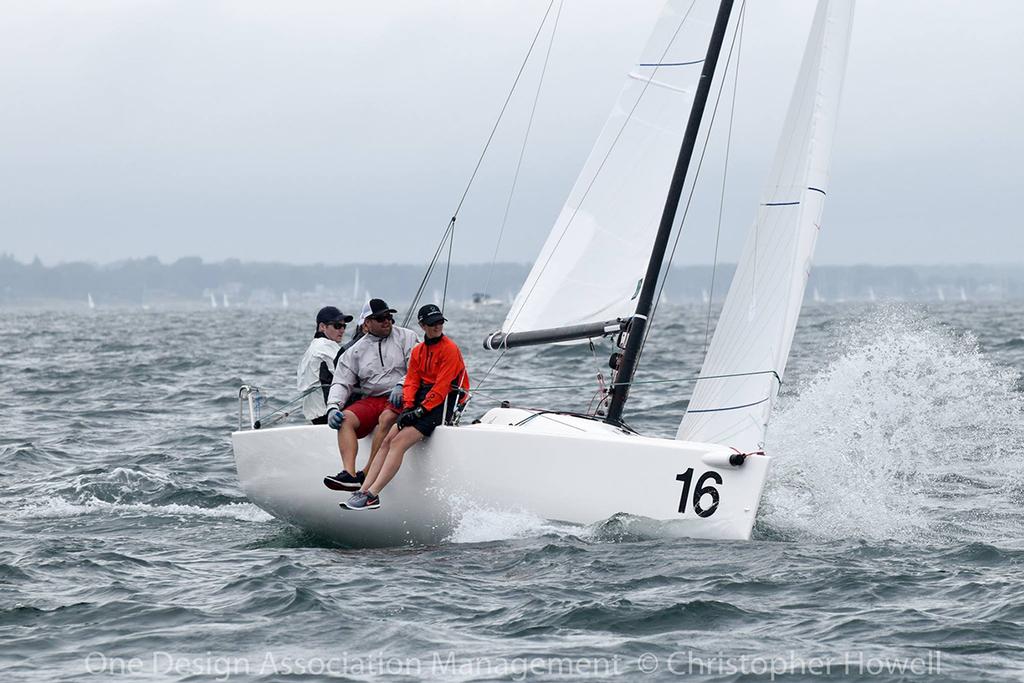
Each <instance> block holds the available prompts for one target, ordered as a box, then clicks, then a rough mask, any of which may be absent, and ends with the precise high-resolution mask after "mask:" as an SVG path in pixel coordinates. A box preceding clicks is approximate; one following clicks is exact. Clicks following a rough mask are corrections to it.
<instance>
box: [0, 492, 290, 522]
mask: <svg viewBox="0 0 1024 683" xmlns="http://www.w3.org/2000/svg"><path fill="white" fill-rule="evenodd" d="M100 513H114V514H132V515H134V514H140V515H147V516H157V517H207V518H210V519H235V520H238V521H241V522H269V521H270V520H271V519H273V517H271V516H270V515H268V514H267V513H266V512H264V511H263V510H261V509H260V508H258V507H256V506H255V505H253V504H252V503H228V504H226V505H218V506H217V507H199V506H196V505H179V504H175V503H171V504H170V505H149V504H148V503H111V502H107V501H104V500H99V499H97V498H93V499H91V500H88V501H85V502H81V503H73V502H71V501H68V500H64V499H62V498H53V499H50V500H48V501H46V502H44V503H30V504H28V505H24V506H22V507H20V508H17V509H15V510H14V512H13V514H12V515H11V516H12V517H14V518H15V519H48V518H66V517H81V516H84V515H94V514H100Z"/></svg>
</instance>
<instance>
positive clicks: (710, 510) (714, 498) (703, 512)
mask: <svg viewBox="0 0 1024 683" xmlns="http://www.w3.org/2000/svg"><path fill="white" fill-rule="evenodd" d="M708 480H711V481H713V482H715V483H716V484H718V485H719V486H721V485H722V477H721V476H720V475H719V474H718V472H705V473H704V474H702V475H700V478H698V479H697V485H696V487H694V489H693V511H694V512H696V513H697V516H698V517H710V516H711V515H713V514H715V510H717V509H718V501H719V500H720V498H721V496H720V495H719V493H718V489H716V488H715V487H714V486H712V485H711V484H709V483H707V482H708ZM676 481H681V482H683V492H682V495H680V496H679V512H686V501H687V500H689V499H690V484H691V482H692V481H693V468H692V467H691V468H689V469H687V470H686V471H685V472H683V473H682V474H677V475H676ZM708 497H710V498H711V503H710V505H708V507H704V502H705V499H706V498H708Z"/></svg>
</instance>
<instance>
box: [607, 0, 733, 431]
mask: <svg viewBox="0 0 1024 683" xmlns="http://www.w3.org/2000/svg"><path fill="white" fill-rule="evenodd" d="M731 12H732V0H722V2H721V3H720V4H719V6H718V16H717V17H716V18H715V27H714V29H712V31H711V42H710V43H708V53H707V56H706V57H705V58H704V66H703V68H702V70H701V74H700V82H699V83H698V84H697V92H696V94H695V95H694V98H693V106H692V107H691V108H690V118H689V120H688V121H687V122H686V133H685V134H684V135H683V144H682V147H680V149H679V158H678V159H677V160H676V169H675V172H674V173H673V174H672V184H671V185H670V186H669V189H668V198H667V199H666V200H665V209H664V211H663V212H662V214H661V224H660V225H659V226H658V235H657V237H656V238H655V240H654V249H653V250H652V251H651V260H650V262H649V263H648V264H647V274H646V275H645V276H644V284H643V287H642V288H641V289H640V297H639V299H638V300H637V303H636V312H635V313H634V314H633V318H632V320H631V321H630V323H629V337H628V339H627V341H626V349H625V352H624V353H623V355H622V359H621V360H620V361H619V369H618V370H617V371H616V373H615V382H614V383H613V384H612V391H611V403H610V404H609V406H608V416H607V417H606V418H605V422H608V423H611V424H619V423H621V422H622V408H623V406H624V405H625V404H626V398H627V397H628V396H629V385H630V383H631V382H632V381H633V373H634V372H636V366H637V363H638V362H639V360H640V347H641V346H643V343H644V336H645V335H646V331H647V322H648V318H649V317H650V315H651V310H652V308H653V303H654V292H655V289H656V287H657V285H658V275H659V274H660V273H661V266H662V262H663V261H664V260H665V251H666V249H667V248H668V240H669V237H671V235H672V226H673V224H674V223H675V220H676V209H677V208H679V198H680V197H681V196H682V194H683V185H684V184H685V183H686V173H687V170H688V169H689V167H690V158H691V157H692V156H693V149H694V147H696V145H697V133H698V132H699V130H700V123H701V119H702V118H703V116H704V107H705V105H706V104H707V101H708V94H709V93H710V92H711V81H712V80H713V79H714V76H715V66H716V65H717V64H718V55H719V53H720V52H721V50H722V43H723V41H724V40H725V30H726V28H727V27H728V25H729V15H730V13H731Z"/></svg>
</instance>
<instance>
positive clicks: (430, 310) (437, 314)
mask: <svg viewBox="0 0 1024 683" xmlns="http://www.w3.org/2000/svg"><path fill="white" fill-rule="evenodd" d="M416 319H417V320H419V321H420V322H421V323H423V324H424V325H436V324H437V323H441V322H448V321H447V319H446V318H445V317H444V314H442V313H441V309H440V308H438V307H437V306H436V305H434V304H427V305H426V306H421V307H420V310H419V313H417V314H416Z"/></svg>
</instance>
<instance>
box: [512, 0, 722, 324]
mask: <svg viewBox="0 0 1024 683" xmlns="http://www.w3.org/2000/svg"><path fill="white" fill-rule="evenodd" d="M714 18H715V3H714V2H710V1H709V0H696V1H695V0H672V1H670V2H669V3H668V4H667V5H666V7H665V9H664V11H663V12H662V15H661V17H660V18H659V20H658V22H657V24H656V26H655V28H654V31H653V33H652V34H651V37H650V39H649V40H648V42H647V45H646V46H645V48H644V50H643V53H642V55H641V59H640V61H639V63H638V64H637V65H636V66H635V67H634V69H633V70H632V71H631V72H630V73H629V74H628V76H627V78H626V83H625V85H624V86H623V89H622V91H621V93H620V95H619V99H618V101H617V102H616V104H615V107H614V109H613V110H612V113H611V115H610V116H609V118H608V121H607V122H606V123H605V126H604V129H603V130H602V131H601V134H600V136H599V137H598V139H597V142H596V143H595V145H594V148H593V149H592V150H591V152H590V157H589V158H588V159H587V162H586V164H585V165H584V167H583V170H582V171H581V172H580V175H579V177H578V178H577V180H576V184H575V186H574V187H573V189H572V192H571V193H570V194H569V197H568V199H567V200H566V202H565V206H563V208H562V211H561V213H560V215H559V216H558V219H557V220H556V221H555V224H554V227H553V228H552V230H551V233H550V235H549V236H548V239H547V242H546V243H545V244H544V248H543V249H542V250H541V253H540V256H538V258H537V261H536V262H535V263H534V266H533V269H532V270H531V271H530V275H529V277H527V279H526V283H525V284H524V285H523V287H522V289H521V290H520V292H519V295H518V296H517V297H516V299H515V302H514V303H513V304H512V308H511V310H510V311H509V313H508V316H507V317H506V319H505V322H504V323H503V325H502V331H503V332H523V331H529V330H537V329H547V328H556V327H564V326H569V325H577V324H582V323H591V322H595V321H603V320H611V319H614V318H617V317H623V318H625V317H629V316H630V315H632V313H633V311H634V308H635V301H634V300H633V299H634V297H636V295H637V293H638V292H639V290H640V283H641V281H642V279H643V277H644V272H645V270H646V268H647V262H648V260H649V259H650V255H651V248H652V245H653V243H654V237H655V233H656V232H657V229H658V221H659V218H660V217H661V211H662V207H663V205H664V201H665V195H666V193H667V191H668V185H669V182H670V180H671V177H672V169H673V167H674V165H675V161H676V155H677V154H678V150H679V143H680V140H681V139H682V136H683V128H684V125H683V124H684V123H685V121H686V118H687V112H688V111H689V109H690V105H691V103H692V101H693V95H694V91H695V89H696V85H697V81H698V79H699V77H700V72H701V62H702V60H703V57H704V50H705V47H706V46H707V43H708V38H709V36H710V33H711V27H712V25H713V23H714Z"/></svg>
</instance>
